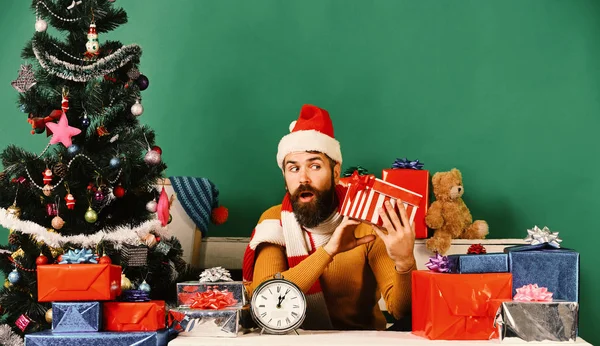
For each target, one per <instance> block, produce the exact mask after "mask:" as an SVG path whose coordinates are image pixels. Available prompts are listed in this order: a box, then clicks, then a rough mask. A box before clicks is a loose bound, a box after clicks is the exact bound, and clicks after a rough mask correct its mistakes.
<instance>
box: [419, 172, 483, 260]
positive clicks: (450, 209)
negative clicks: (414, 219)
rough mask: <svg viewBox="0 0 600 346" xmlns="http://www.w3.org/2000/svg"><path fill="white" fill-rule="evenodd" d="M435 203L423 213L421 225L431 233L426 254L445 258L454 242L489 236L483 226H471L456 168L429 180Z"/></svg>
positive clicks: (474, 223)
mask: <svg viewBox="0 0 600 346" xmlns="http://www.w3.org/2000/svg"><path fill="white" fill-rule="evenodd" d="M431 182H432V185H433V194H434V196H435V199H436V200H435V202H433V203H432V204H431V207H429V209H428V210H427V214H426V215H425V223H426V224H427V227H429V228H431V229H433V230H435V231H434V234H433V237H431V238H430V239H428V240H427V242H426V243H425V245H426V247H427V249H428V250H430V251H432V252H434V253H436V252H437V253H439V254H441V255H443V254H445V253H446V251H448V249H449V248H450V243H451V242H452V239H454V238H462V239H483V238H485V236H486V235H487V234H488V233H489V228H488V224H487V222H485V221H483V220H477V221H475V222H473V218H472V217H471V212H470V211H469V208H467V205H466V204H465V202H464V201H463V199H462V195H463V194H464V193H465V189H464V187H463V181H462V174H461V173H460V171H459V170H458V169H456V168H453V169H451V170H450V171H448V172H437V173H435V174H434V175H433V177H431Z"/></svg>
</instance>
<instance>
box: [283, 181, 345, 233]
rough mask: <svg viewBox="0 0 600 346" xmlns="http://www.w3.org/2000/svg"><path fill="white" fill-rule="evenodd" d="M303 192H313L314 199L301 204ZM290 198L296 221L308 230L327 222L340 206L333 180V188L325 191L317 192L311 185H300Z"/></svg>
mask: <svg viewBox="0 0 600 346" xmlns="http://www.w3.org/2000/svg"><path fill="white" fill-rule="evenodd" d="M303 192H311V193H312V194H313V195H314V197H313V199H312V200H311V201H310V202H301V201H300V195H301V194H302V193H303ZM290 198H291V201H292V209H293V211H294V216H295V217H296V221H298V223H299V224H300V225H301V226H303V227H306V228H313V227H316V226H318V225H319V224H320V223H321V222H323V221H325V220H327V218H328V217H329V216H331V214H333V212H334V211H335V209H336V208H337V204H338V203H337V196H336V193H335V181H334V180H333V179H331V187H330V188H329V189H327V190H325V191H320V190H317V189H315V188H313V187H312V186H310V185H300V186H299V187H298V189H297V190H296V191H295V192H294V194H293V195H291V196H290Z"/></svg>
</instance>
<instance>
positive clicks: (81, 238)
mask: <svg viewBox="0 0 600 346" xmlns="http://www.w3.org/2000/svg"><path fill="white" fill-rule="evenodd" d="M0 225H2V226H3V227H5V228H8V229H12V230H15V231H18V232H21V233H24V234H30V235H34V236H35V237H36V239H37V241H44V242H45V243H46V244H47V245H48V246H51V247H62V245H63V244H67V243H69V244H74V245H80V246H82V247H86V248H89V247H93V246H95V245H97V244H99V243H101V242H110V243H114V244H115V248H117V249H118V248H120V245H122V244H129V245H141V244H142V242H141V240H140V239H141V238H143V237H145V236H146V235H147V234H148V233H150V231H154V232H156V233H158V234H159V235H161V236H168V235H169V232H168V229H167V228H166V227H162V226H161V225H160V221H158V220H150V221H146V222H144V223H142V224H141V225H139V226H137V227H135V228H129V227H125V226H120V227H115V228H113V229H107V230H100V231H98V232H96V233H94V234H90V235H82V234H80V235H73V236H63V235H60V234H58V233H55V232H50V231H49V230H48V229H47V228H45V227H43V226H40V225H39V224H37V223H35V222H32V221H24V220H20V219H17V218H15V217H14V216H13V215H11V214H9V213H8V211H7V210H6V209H4V208H0Z"/></svg>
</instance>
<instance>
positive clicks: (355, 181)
mask: <svg viewBox="0 0 600 346" xmlns="http://www.w3.org/2000/svg"><path fill="white" fill-rule="evenodd" d="M350 178H351V180H350V187H349V188H348V192H347V194H348V196H356V194H357V193H358V191H360V190H364V189H366V188H367V186H368V185H369V178H370V177H369V176H368V175H360V174H358V171H354V173H352V176H350Z"/></svg>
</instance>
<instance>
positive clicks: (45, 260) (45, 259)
mask: <svg viewBox="0 0 600 346" xmlns="http://www.w3.org/2000/svg"><path fill="white" fill-rule="evenodd" d="M35 264H37V265H39V266H40V265H44V264H48V257H46V256H44V255H42V254H40V255H39V256H38V258H36V259H35Z"/></svg>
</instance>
